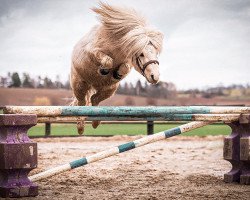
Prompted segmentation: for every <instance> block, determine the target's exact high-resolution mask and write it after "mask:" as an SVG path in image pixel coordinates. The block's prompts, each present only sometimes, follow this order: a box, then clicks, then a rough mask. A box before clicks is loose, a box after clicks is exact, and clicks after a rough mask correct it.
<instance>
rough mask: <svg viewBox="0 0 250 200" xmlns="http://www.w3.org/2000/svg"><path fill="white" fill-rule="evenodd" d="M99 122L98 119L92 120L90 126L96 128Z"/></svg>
mask: <svg viewBox="0 0 250 200" xmlns="http://www.w3.org/2000/svg"><path fill="white" fill-rule="evenodd" d="M100 123H101V122H100V121H93V122H92V127H93V128H94V129H96V128H97V127H98V126H99V124H100Z"/></svg>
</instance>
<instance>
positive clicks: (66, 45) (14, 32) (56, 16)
mask: <svg viewBox="0 0 250 200" xmlns="http://www.w3.org/2000/svg"><path fill="white" fill-rule="evenodd" d="M106 2H108V3H110V4H116V5H126V6H130V7H133V8H135V9H137V10H139V11H140V12H141V13H142V14H143V15H145V16H146V17H147V18H148V20H149V22H150V23H151V24H152V25H153V26H155V27H157V28H159V29H160V30H161V31H162V32H163V33H164V34H165V40H164V50H163V52H162V54H161V56H160V71H161V80H162V81H171V82H173V83H174V84H176V86H177V88H178V89H188V88H204V87H206V86H216V85H218V84H223V85H229V84H232V83H237V84H246V83H250V79H249V74H250V1H247V0H245V1H242V0H237V1H234V0H231V1H228V0H227V1H216V0H213V1H212V0H207V1H203V0H185V1H184V0H178V1H170V0H169V1H166V0H136V1H135V0H123V1H117V0H116V1H115V0H112V1H106ZM96 5H97V1H91V0H71V1H67V0H53V1H49V0H43V1H39V0H0V75H6V74H7V72H8V71H10V72H14V71H18V72H20V73H22V72H28V73H30V74H31V75H32V76H35V75H42V76H45V75H47V76H49V77H51V78H55V77H56V75H57V74H59V75H60V77H61V79H62V80H64V81H65V80H66V79H67V78H68V75H69V71H70V57H71V52H72V49H73V46H74V45H75V43H76V42H77V41H78V40H79V39H80V38H81V37H82V36H83V35H84V34H85V33H87V32H88V31H89V29H90V28H91V27H92V26H93V25H95V24H97V23H98V21H97V19H96V17H95V15H94V13H93V12H92V11H91V10H90V9H89V8H90V7H93V6H96ZM137 79H141V80H142V81H143V82H144V78H143V77H142V76H141V75H139V74H138V73H137V72H135V71H133V72H132V73H131V74H130V75H129V76H128V77H127V78H126V79H125V81H131V82H135V81H136V80H137Z"/></svg>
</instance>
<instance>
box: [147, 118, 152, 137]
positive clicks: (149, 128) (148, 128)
mask: <svg viewBox="0 0 250 200" xmlns="http://www.w3.org/2000/svg"><path fill="white" fill-rule="evenodd" d="M153 134H154V121H147V135H153Z"/></svg>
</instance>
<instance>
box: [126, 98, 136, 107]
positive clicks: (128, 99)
mask: <svg viewBox="0 0 250 200" xmlns="http://www.w3.org/2000/svg"><path fill="white" fill-rule="evenodd" d="M125 104H126V105H127V106H134V105H135V101H134V99H133V98H132V97H126V99H125Z"/></svg>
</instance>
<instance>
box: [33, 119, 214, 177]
mask: <svg viewBox="0 0 250 200" xmlns="http://www.w3.org/2000/svg"><path fill="white" fill-rule="evenodd" d="M211 123H213V122H205V121H197V122H190V123H187V124H184V125H181V126H178V127H175V128H172V129H169V130H166V131H162V132H159V133H156V134H154V135H150V136H146V137H143V138H141V139H138V140H134V141H132V142H128V143H125V144H122V145H119V146H118V147H113V148H110V149H108V150H104V151H101V152H99V153H96V154H93V155H91V156H87V157H84V158H81V159H78V160H74V161H72V162H70V163H67V164H64V165H60V166H58V167H55V168H52V169H49V170H47V171H44V172H41V173H38V174H35V175H33V176H30V177H29V179H30V180H31V181H39V180H42V179H45V178H48V177H51V176H54V175H56V174H60V173H62V172H65V171H69V170H72V169H75V168H78V167H81V166H84V165H87V164H90V163H92V162H96V161H98V160H102V159H104V158H107V157H110V156H114V155H116V154H119V153H123V152H126V151H129V150H131V149H134V148H137V147H141V146H144V145H146V144H150V143H154V142H156V141H159V140H163V139H166V138H169V137H172V136H175V135H179V134H181V133H184V132H188V131H191V130H194V129H196V128H200V127H202V126H206V125H208V124H211Z"/></svg>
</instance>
